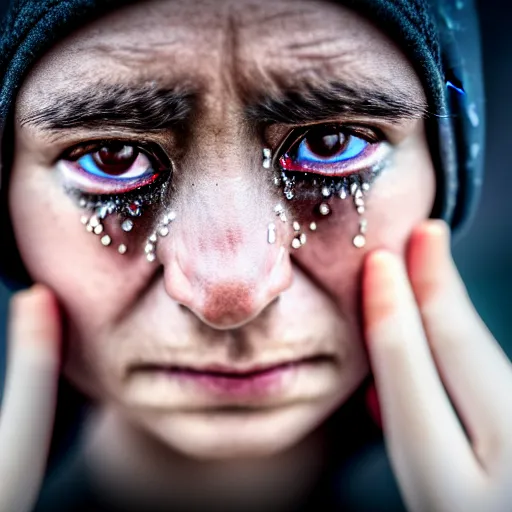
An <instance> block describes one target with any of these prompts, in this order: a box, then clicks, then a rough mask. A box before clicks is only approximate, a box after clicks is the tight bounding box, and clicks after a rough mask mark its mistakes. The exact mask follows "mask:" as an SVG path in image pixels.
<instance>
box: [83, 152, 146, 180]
mask: <svg viewBox="0 0 512 512" xmlns="http://www.w3.org/2000/svg"><path fill="white" fill-rule="evenodd" d="M76 163H77V164H78V165H79V166H80V167H81V168H82V169H83V170H84V171H85V172H87V173H89V174H92V175H94V176H98V177H99V178H107V179H116V180H133V179H136V178H141V177H143V176H144V175H146V174H147V173H151V172H153V169H152V168H151V162H150V161H149V159H148V157H147V156H146V155H144V154H143V153H141V152H140V151H139V150H138V149H137V148H135V147H134V146H129V145H125V144H111V145H109V146H104V147H102V148H100V149H99V150H98V151H95V152H91V153H87V154H85V155H84V156H82V157H81V158H79V159H78V160H77V161H76Z"/></svg>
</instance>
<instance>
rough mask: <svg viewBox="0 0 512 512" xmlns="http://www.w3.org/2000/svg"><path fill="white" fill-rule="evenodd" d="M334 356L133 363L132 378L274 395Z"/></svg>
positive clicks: (224, 392)
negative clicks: (242, 364)
mask: <svg viewBox="0 0 512 512" xmlns="http://www.w3.org/2000/svg"><path fill="white" fill-rule="evenodd" d="M333 362H334V360H333V357H332V356H326V355H317V356H313V357H305V358H302V359H297V360H292V361H283V362H278V363H274V364H268V365H261V366H260V365H253V366H250V367H246V368H238V367H234V366H228V365H223V364H211V365H206V366H201V367H194V366H185V365H183V366H182V365H166V364H159V363H145V364H138V365H134V366H132V367H131V368H130V370H129V372H130V374H131V376H133V377H150V376H151V377H153V378H158V379H160V378H162V379H166V380H170V381H177V382H179V383H180V384H182V385H185V386H192V387H194V388H196V389H199V390H200V391H201V392H203V393H204V392H206V393H207V394H209V395H210V394H213V395H215V396H217V397H226V398H227V397H231V398H240V399H243V398H254V397H260V398H262V397H263V396H266V395H271V394H274V393H276V392H278V391H280V390H282V389H283V388H284V387H286V385H287V384H290V383H291V381H292V380H293V378H294V377H295V376H296V374H297V373H298V372H299V371H302V370H307V369H308V368H314V367H318V366H321V365H325V364H327V363H329V364H331V365H332V364H333Z"/></svg>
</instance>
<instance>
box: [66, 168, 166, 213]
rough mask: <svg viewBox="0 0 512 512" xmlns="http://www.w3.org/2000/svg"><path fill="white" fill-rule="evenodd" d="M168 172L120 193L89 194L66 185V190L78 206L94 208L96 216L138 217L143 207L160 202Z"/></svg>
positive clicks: (163, 194)
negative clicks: (146, 183)
mask: <svg viewBox="0 0 512 512" xmlns="http://www.w3.org/2000/svg"><path fill="white" fill-rule="evenodd" d="M169 173H170V171H169V172H162V173H161V174H160V175H159V176H158V177H157V178H156V179H155V181H153V182H152V183H150V184H149V185H144V186H142V187H139V188H136V189H134V190H130V191H128V192H123V193H120V194H89V193H85V192H83V191H81V190H79V189H77V188H73V187H68V188H67V189H66V192H67V193H68V194H69V195H70V196H71V197H72V198H73V199H74V200H75V201H76V203H77V204H78V206H79V207H80V208H84V209H88V210H94V211H95V212H96V214H97V215H98V218H100V219H104V218H105V217H106V216H107V215H111V214H113V213H117V214H119V215H121V216H123V217H140V216H141V215H142V213H143V211H144V209H145V208H147V207H149V206H151V205H153V204H156V203H158V202H161V201H162V200H163V198H164V197H165V195H166V194H167V193H168V191H169V187H170V186H171V185H170V183H169Z"/></svg>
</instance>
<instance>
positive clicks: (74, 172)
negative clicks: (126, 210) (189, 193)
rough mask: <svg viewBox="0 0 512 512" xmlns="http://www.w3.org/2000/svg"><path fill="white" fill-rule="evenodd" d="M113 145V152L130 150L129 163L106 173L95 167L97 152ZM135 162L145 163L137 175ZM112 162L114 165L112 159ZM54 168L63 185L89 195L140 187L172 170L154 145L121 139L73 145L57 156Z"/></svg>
mask: <svg viewBox="0 0 512 512" xmlns="http://www.w3.org/2000/svg"><path fill="white" fill-rule="evenodd" d="M116 148H117V149H119V148H121V150H120V151H117V154H120V153H121V152H122V151H125V150H126V149H128V150H129V151H132V155H131V156H132V157H133V158H132V163H131V165H130V167H129V168H128V169H126V170H125V171H123V172H118V173H117V174H115V173H113V174H112V173H111V174H109V173H107V172H105V171H103V170H101V169H100V168H99V167H98V165H99V164H100V162H99V161H98V158H100V157H98V155H99V154H100V153H101V152H102V151H103V150H112V149H116ZM123 156H125V155H123ZM137 162H138V166H139V167H141V166H144V165H145V166H146V167H145V168H143V169H141V171H142V172H141V173H139V174H138V175H137V174H136V170H134V169H133V168H134V167H137V165H136V164H137ZM144 162H145V163H144ZM103 164H104V165H105V162H103ZM113 165H114V167H115V162H114V164H113ZM121 165H122V164H121ZM57 168H58V170H59V171H60V174H61V177H62V179H63V181H64V185H65V186H66V188H70V189H75V190H80V191H81V192H83V193H84V194H86V195H90V196H93V195H97V196H109V195H110V196H113V195H123V194H127V193H130V192H132V191H135V190H141V189H143V188H145V187H147V186H149V185H151V184H152V183H154V182H155V181H156V180H158V178H159V177H161V176H162V175H168V174H170V173H171V172H172V164H171V162H170V160H169V159H168V157H167V156H166V154H165V152H164V151H163V150H162V149H161V148H160V147H158V146H157V145H153V144H144V143H140V142H131V141H122V140H100V141H92V142H87V143H85V144H82V145H79V146H75V147H74V148H72V149H71V150H68V151H67V152H66V153H64V154H63V155H62V156H61V157H60V158H59V159H58V162H57ZM134 173H135V175H134ZM116 176H117V177H116Z"/></svg>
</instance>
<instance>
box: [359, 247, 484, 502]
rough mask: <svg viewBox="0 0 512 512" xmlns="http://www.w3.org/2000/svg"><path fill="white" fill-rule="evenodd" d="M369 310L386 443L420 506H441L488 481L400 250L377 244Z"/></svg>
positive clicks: (366, 284) (366, 286)
mask: <svg viewBox="0 0 512 512" xmlns="http://www.w3.org/2000/svg"><path fill="white" fill-rule="evenodd" d="M363 309H364V318H365V331H366V338H367V341H368V350H369V355H370V360H371V364H372V368H373V373H374V377H375V383H376V386H377V393H378V396H379V402H380V406H381V414H382V421H383V428H384V433H385V438H386V445H387V448H388V451H389V453H390V458H391V462H392V465H393V468H394V471H395V474H396V475H397V477H398V480H399V482H400V488H401V489H402V492H403V494H404V499H405V500H406V502H407V503H408V505H409V506H410V508H411V509H412V510H423V509H424V507H425V504H428V506H429V507H431V508H429V510H436V508H435V500H436V499H437V497H439V496H443V500H448V501H450V496H451V497H452V498H453V499H454V500H458V499H459V495H460V493H461V492H462V491H461V486H462V485H464V488H466V487H467V486H472V485H475V486H476V485H480V470H479V467H478V464H477V461H476V460H475V457H474V454H473V452H472V450H471V446H470V445H469V442H468V440H467V438H466V436H465V434H464V431H463V429H462V427H461V425H460V423H459V422H458V419H457V417H456V415H455V413H454V411H453V409H452V407H451V405H450V402H449V400H448V398H447V396H446V393H445V391H444V389H443V386H442V383H441V380H440V378H439V375H438V373H437V370H436V367H435V364H434V360H433V358H432V355H431V353H430V350H429V346H428V343H427V340H426V336H425V333H424V331H423V327H422V323H421V317H420V314H419V310H418V308H417V306H416V303H415V300H414V295H413V292H412V289H411V286H410V284H409V280H408V276H407V272H406V269H405V266H404V265H403V263H402V262H401V261H400V260H399V258H398V257H397V256H395V255H393V254H391V253H388V252H385V251H377V252H374V253H372V254H370V255H369V257H368V258H367V260H366V264H365V272H364V277H363ZM443 503H445V501H443ZM444 506H446V503H445V505H444ZM432 507H433V508H432ZM439 510H442V508H439Z"/></svg>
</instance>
